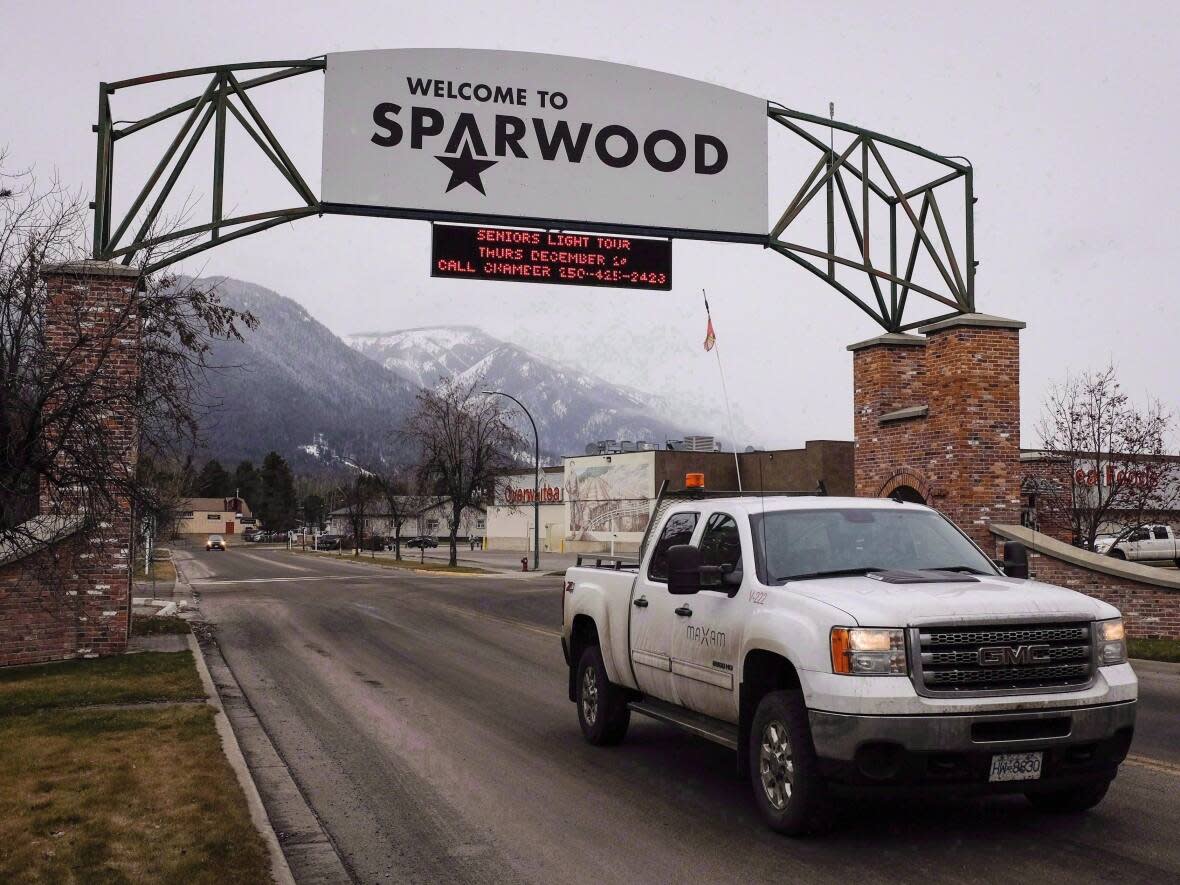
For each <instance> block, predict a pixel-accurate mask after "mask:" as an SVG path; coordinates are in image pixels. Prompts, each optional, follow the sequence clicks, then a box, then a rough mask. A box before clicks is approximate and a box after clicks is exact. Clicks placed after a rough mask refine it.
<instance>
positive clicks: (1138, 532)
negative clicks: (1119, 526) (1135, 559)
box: [1127, 529, 1148, 541]
mask: <svg viewBox="0 0 1180 885" xmlns="http://www.w3.org/2000/svg"><path fill="white" fill-rule="evenodd" d="M1147 537H1148V535H1147V529H1135V531H1133V532H1131V535H1130V537H1128V538H1127V540H1128V541H1146V540H1147Z"/></svg>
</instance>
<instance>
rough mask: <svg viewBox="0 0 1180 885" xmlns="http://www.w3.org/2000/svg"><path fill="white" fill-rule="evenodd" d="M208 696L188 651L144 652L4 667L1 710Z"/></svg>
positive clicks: (17, 711) (0, 672)
mask: <svg viewBox="0 0 1180 885" xmlns="http://www.w3.org/2000/svg"><path fill="white" fill-rule="evenodd" d="M203 697H205V692H204V691H202V689H201V679H200V677H199V676H198V675H197V669H196V667H195V665H194V664H193V659H192V655H191V654H190V653H189V652H187V651H183V652H144V653H143V654H135V655H119V656H116V657H110V658H97V659H95V660H89V661H63V662H62V663H58V664H36V665H34V666H31V667H11V668H6V669H4V670H0V716H13V715H16V714H20V713H31V712H35V711H43V710H49V709H54V708H58V707H83V706H88V705H91V704H139V703H145V702H150V701H178V700H188V699H192V698H203ZM0 746H2V744H0Z"/></svg>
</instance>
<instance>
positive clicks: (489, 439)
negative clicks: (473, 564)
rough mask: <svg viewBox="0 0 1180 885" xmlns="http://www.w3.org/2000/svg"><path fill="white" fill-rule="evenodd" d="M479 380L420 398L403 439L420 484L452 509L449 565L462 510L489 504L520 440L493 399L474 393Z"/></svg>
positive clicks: (450, 384) (441, 387)
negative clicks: (413, 453) (415, 453)
mask: <svg viewBox="0 0 1180 885" xmlns="http://www.w3.org/2000/svg"><path fill="white" fill-rule="evenodd" d="M477 384H478V380H477V381H476V382H473V383H471V384H462V383H460V382H458V381H456V380H455V379H448V380H445V381H444V382H443V383H442V384H440V385H439V387H438V388H437V389H435V390H423V391H421V392H419V394H418V404H417V408H416V409H415V410H414V413H413V414H412V415H411V416H410V418H409V420H408V422H407V424H406V427H405V429H404V431H403V435H404V437H405V438H407V439H408V440H409V441H410V442H411V443H413V444H414V445H416V446H417V448H418V450H419V453H420V461H419V469H418V476H419V484H420V486H421V488H422V489H423V490H424V491H427V492H429V493H430V494H432V495H433V496H434V497H435V500H437V501H440V502H443V501H445V502H446V503H447V504H448V506H449V507H450V511H451V515H450V518H449V519H448V536H449V543H450V564H451V565H455V564H456V562H457V561H458V551H457V548H456V535H457V533H458V531H459V526H460V524H461V523H462V516H463V511H464V509H466V508H468V507H475V506H478V505H479V504H480V503H482V502H483V501H485V500H487V499H488V497H489V494H490V492H491V489H492V487H493V484H494V483H495V480H496V476H497V475H498V474H500V473H502V472H504V471H505V470H507V469H509V468H511V467H513V466H514V464H515V459H514V457H513V452H515V451H518V450H519V449H520V447H521V445H522V440H521V439H520V436H519V435H518V434H517V433H516V431H515V430H514V429H513V428H512V425H511V423H510V422H509V421H508V420H507V418H506V415H505V411H504V409H503V408H502V407H501V406H500V404H499V399H498V398H496V397H488V396H482V395H478V394H476V393H475V391H476V389H477Z"/></svg>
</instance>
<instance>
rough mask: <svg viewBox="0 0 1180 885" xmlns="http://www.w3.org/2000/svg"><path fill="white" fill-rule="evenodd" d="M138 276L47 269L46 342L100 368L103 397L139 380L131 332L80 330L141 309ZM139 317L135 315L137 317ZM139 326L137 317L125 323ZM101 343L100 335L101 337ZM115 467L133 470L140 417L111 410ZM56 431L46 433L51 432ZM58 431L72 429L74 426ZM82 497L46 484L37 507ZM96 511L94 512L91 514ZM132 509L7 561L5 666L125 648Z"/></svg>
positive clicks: (111, 267) (97, 269)
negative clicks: (90, 341)
mask: <svg viewBox="0 0 1180 885" xmlns="http://www.w3.org/2000/svg"><path fill="white" fill-rule="evenodd" d="M137 276H138V275H137V273H136V272H135V271H133V270H131V269H129V268H126V267H123V266H122V265H116V264H110V263H108V262H96V261H82V262H73V263H70V264H65V265H58V266H55V267H51V268H46V269H45V271H44V277H45V283H46V286H47V287H48V292H49V307H48V309H47V312H46V316H45V330H46V340H47V342H48V346H49V348H50V351H51V353H52V355H53V356H54V357H55V358H57V359H61V358H62V357H63V355H64V354H66V353H67V352H69V353H70V354H71V356H70V358H69V360H68V361H66V363H67V364H68V365H69V367H70V371H71V372H75V373H82V372H86V373H93V376H94V378H95V379H96V391H97V392H96V394H95V395H96V396H100V397H103V399H102V400H101V401H109V402H112V403H118V402H120V401H121V400H122V397H121V396H120V395H114V396H108V394H111V393H112V392H113V391H116V392H117V391H119V390H126V389H128V388H130V387H133V386H134V385H135V384H136V383H137V381H138V377H139V366H138V356H137V345H138V341H137V340H136V338H135V336H134V334H128V335H127V336H121V337H119V338H118V339H117V340H116V341H114V342H110V341H106V342H103V343H102V344H100V345H95V346H88V345H87V344H85V343H83V344H81V346H79V341H80V340H81V339H80V336H81V335H84V334H85V333H86V332H87V331H95V330H101V328H102V326H103V324H104V323H110V322H112V321H114V318H116V317H119V318H120V322H125V319H126V317H127V316H128V313H127V312H128V310H131V311H134V305H135V302H134V300H133V299H134V298H135V280H136V277H137ZM132 317H134V314H132ZM128 328H129V329H131V330H134V329H135V328H136V325H135V323H134V322H132V323H131V324H129V325H128ZM96 337H97V338H98V339H99V340H100V341H101V339H102V336H101V335H98V336H96ZM103 430H104V433H105V434H106V443H107V445H108V449H109V451H111V452H113V453H117V454H116V456H115V457H113V458H112V463H111V469H112V470H122V471H128V472H132V471H134V470H135V457H136V453H137V450H138V431H139V428H138V427H137V425H136V423H135V420H134V416H133V415H130V414H127V413H126V411H125V410H124V409H121V408H120V407H118V406H114V407H112V409H111V411H110V414H109V415H107V416H106V418H105V419H104V422H103ZM53 432H55V431H53V430H52V429H51V430H50V431H48V433H49V435H52V433H53ZM56 432H62V433H65V432H69V431H68V429H66V430H60V431H56ZM77 504H78V502H76V501H71V500H70V499H69V498H68V496H67V497H63V496H62V495H61V494H60V493H58V494H51V493H50V489H49V488H48V486H46V485H44V484H43V485H42V489H41V500H40V511H41V513H42V514H43V515H45V514H49V513H53V514H56V515H60V516H69V515H71V513H72V511H73V510H74V509H76V507H77ZM94 516H95V515H94V514H91V517H94ZM132 541H133V532H132V518H131V507H130V504H129V503H128V502H126V501H122V502H116V506H115V508H114V512H112V513H107V514H103V515H102V516H101V517H100V518H90V519H88V520H86V521H85V522H84V523H83V525H82V527H81V528H80V529H79V530H78V531H76V532H75V533H74V534H73V535H71V536H69V537H67V538H65V539H63V540H59V541H55V542H53V543H50V544H49V545H48V546H45V547H42V548H41V549H40V550H37V551H36V552H33V553H31V554H30V555H27V556H24V557H23V558H20V559H16V560H15V561H8V562H7V563H6V564H4V565H2V566H0V666H5V665H11V664H27V663H35V662H40V661H51V660H61V659H65V658H72V657H80V656H81V657H90V656H99V655H106V654H118V653H120V652H123V651H125V650H126V648H127V637H128V633H129V629H130V610H131V571H130V567H129V563H130V559H131V554H132Z"/></svg>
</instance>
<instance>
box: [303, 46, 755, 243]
mask: <svg viewBox="0 0 1180 885" xmlns="http://www.w3.org/2000/svg"><path fill="white" fill-rule="evenodd" d="M766 169H767V123H766V102H765V100H763V99H759V98H756V97H754V96H751V95H745V94H743V93H740V92H734V91H733V90H730V89H725V88H723V87H720V86H714V85H712V84H708V83H702V82H700V81H697V80H690V79H687V78H684V77H677V76H673V75H670V74H661V73H657V72H654V71H648V70H644V69H642V68H635V67H630V66H628V65H619V64H611V63H607V62H597V61H590V60H587V59H579V58H567V57H563V56H553V55H541V54H537V53H527V52H501V51H493V50H458V49H441V50H436V49H393V50H372V51H364V52H343V53H330V54H329V55H328V56H327V75H326V82H325V87H324V144H323V179H322V199H323V202H324V203H326V204H334V205H336V206H341V207H352V208H354V209H356V208H369V209H372V210H375V211H380V210H382V209H384V210H389V211H390V213H391V214H412V213H414V212H419V213H422V214H423V215H427V216H429V217H434V218H446V217H447V215H448V213H452V215H451V217H454V218H456V219H489V220H491V219H500V220H510V219H517V220H531V221H546V222H561V223H562V226H569V227H574V226H578V225H582V226H585V227H590V228H594V227H595V226H597V227H599V228H602V229H609V228H611V227H616V228H618V227H623V228H626V227H635V228H647V229H653V230H668V231H676V232H679V233H682V234H683V233H688V232H694V231H695V232H700V233H701V234H702V235H705V234H722V235H725V234H729V235H733V236H735V237H739V238H743V237H744V238H754V237H765V236H766V232H767V178H766ZM546 226H556V225H553V224H548V225H546Z"/></svg>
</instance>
